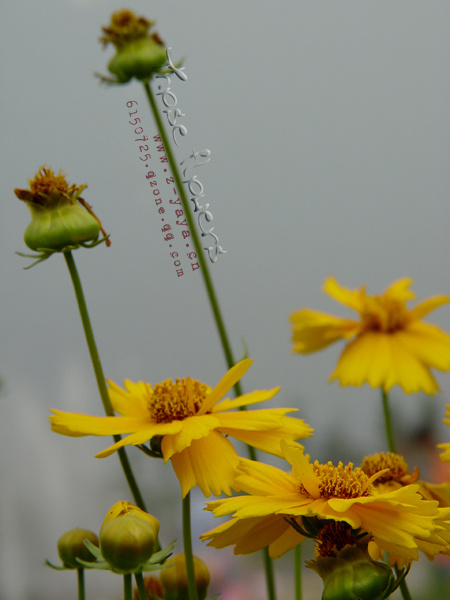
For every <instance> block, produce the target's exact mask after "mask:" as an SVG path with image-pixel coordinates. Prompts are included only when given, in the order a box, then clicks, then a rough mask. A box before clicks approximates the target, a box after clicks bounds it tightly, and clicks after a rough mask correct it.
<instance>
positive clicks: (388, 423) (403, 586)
mask: <svg viewBox="0 0 450 600" xmlns="http://www.w3.org/2000/svg"><path fill="white" fill-rule="evenodd" d="M381 399H382V402H383V414H384V427H385V430H386V439H387V444H388V448H389V452H394V453H395V451H396V450H395V440H394V429H393V427H392V416H391V409H390V406H389V396H388V393H387V392H385V391H384V390H383V389H381ZM396 571H397V575H398V570H397V569H396ZM399 587H400V591H401V594H402V596H403V600H412V598H411V594H410V593H409V589H408V585H407V583H406V581H405V580H403V581H402V582H401V583H400V586H399Z"/></svg>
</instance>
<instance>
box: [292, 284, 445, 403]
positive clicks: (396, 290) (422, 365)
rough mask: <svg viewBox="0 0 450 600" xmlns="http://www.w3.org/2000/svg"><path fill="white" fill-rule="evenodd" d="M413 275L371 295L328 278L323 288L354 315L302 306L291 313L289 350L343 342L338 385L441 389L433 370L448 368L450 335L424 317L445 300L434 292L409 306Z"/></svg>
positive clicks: (303, 350)
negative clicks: (332, 313) (431, 295)
mask: <svg viewBox="0 0 450 600" xmlns="http://www.w3.org/2000/svg"><path fill="white" fill-rule="evenodd" d="M411 284H412V280H411V279H400V280H399V281H396V282H394V283H393V284H392V285H390V286H389V287H388V288H387V289H386V290H385V292H384V293H383V294H381V295H379V296H369V295H368V294H367V293H366V289H365V287H364V286H363V287H361V289H359V290H349V289H347V288H344V287H341V286H340V285H339V284H338V283H337V281H336V280H335V279H334V278H332V277H330V278H329V279H327V280H326V281H325V284H324V291H325V292H326V293H327V294H328V295H329V296H331V297H332V298H334V299H335V300H337V301H338V302H341V303H342V304H344V305H345V306H347V307H349V308H351V309H352V310H355V311H356V312H357V313H358V318H357V319H346V318H341V317H335V316H332V315H329V314H325V313H320V312H317V311H313V310H309V309H302V310H300V311H298V312H295V313H293V314H292V315H291V319H290V320H291V323H292V330H293V344H294V346H293V352H299V353H302V354H307V353H310V352H315V351H317V350H321V349H322V348H325V347H326V346H329V345H330V344H332V343H333V342H335V341H337V340H340V339H344V340H347V345H346V346H345V348H344V350H343V352H342V354H341V356H340V358H339V361H338V364H337V366H336V368H335V369H334V371H333V373H332V374H331V376H330V379H329V380H330V381H333V380H334V379H337V380H338V381H339V382H340V384H341V385H344V386H345V385H353V386H360V385H362V384H363V383H369V385H371V386H372V387H374V388H375V387H382V388H383V390H384V391H385V392H386V391H388V390H389V389H390V388H391V387H393V386H394V385H399V386H401V387H402V388H403V390H404V391H405V392H406V393H412V392H418V391H420V390H422V391H423V392H425V393H426V394H434V393H435V392H437V391H438V390H439V386H438V384H437V381H436V380H435V378H434V376H433V374H432V373H431V368H434V369H438V370H441V371H448V370H449V369H450V335H449V334H447V333H445V332H444V331H442V330H441V329H439V328H438V327H436V326H435V325H431V324H429V323H424V322H423V321H422V319H423V317H425V316H426V315H428V313H430V312H431V311H433V310H434V309H435V308H438V307H439V306H441V305H442V304H446V303H447V302H449V300H450V298H449V297H448V296H435V297H433V298H428V299H427V300H424V301H423V302H420V303H419V304H417V305H416V306H415V307H414V308H412V309H408V308H407V305H406V303H407V302H408V301H409V300H412V299H413V298H414V297H415V295H414V293H413V292H412V291H411V290H410V289H409V288H410V286H411Z"/></svg>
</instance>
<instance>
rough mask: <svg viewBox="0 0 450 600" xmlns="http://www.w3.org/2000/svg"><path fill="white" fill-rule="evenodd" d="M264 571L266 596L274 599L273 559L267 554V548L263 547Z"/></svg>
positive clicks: (270, 599) (271, 599)
mask: <svg viewBox="0 0 450 600" xmlns="http://www.w3.org/2000/svg"><path fill="white" fill-rule="evenodd" d="M262 553H263V558H264V571H265V574H266V587H267V597H268V599H269V600H276V597H277V595H276V592H275V577H274V572H273V561H272V559H271V558H270V556H269V548H267V547H266V548H263V551H262Z"/></svg>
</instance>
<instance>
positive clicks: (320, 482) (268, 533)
mask: <svg viewBox="0 0 450 600" xmlns="http://www.w3.org/2000/svg"><path fill="white" fill-rule="evenodd" d="M281 448H282V452H283V455H284V457H285V458H286V460H287V461H288V462H289V463H290V465H291V466H292V474H287V473H285V472H283V471H281V470H280V469H277V468H275V467H272V466H268V465H264V464H261V463H256V462H252V461H249V460H245V459H241V463H240V467H239V468H240V471H241V475H239V476H238V477H237V478H236V484H237V485H238V486H239V489H240V490H241V491H243V492H246V493H247V494H248V495H247V496H236V497H234V498H226V499H223V500H216V501H213V502H208V503H207V510H210V511H212V512H214V514H215V516H216V517H223V516H225V515H229V514H233V517H234V518H233V519H232V520H231V521H228V522H226V523H224V524H222V525H220V526H219V527H217V528H216V529H213V530H212V531H209V532H208V533H205V534H203V535H202V536H201V539H203V540H210V542H209V545H211V546H214V547H215V548H223V547H225V546H230V545H235V546H236V547H235V550H234V552H235V553H236V554H239V553H240V554H247V553H249V552H254V551H255V550H260V549H261V548H264V547H266V546H268V547H269V554H270V555H271V556H272V557H278V556H281V555H282V554H284V553H285V552H287V551H288V550H290V549H292V548H294V547H295V546H296V545H297V544H299V543H300V542H301V541H303V539H304V537H303V536H302V535H301V532H302V531H303V532H304V533H309V534H311V531H312V530H315V532H316V535H314V537H315V538H316V539H318V540H319V541H320V545H324V546H326V548H327V549H328V550H329V549H330V548H333V547H334V546H336V547H337V549H341V548H342V547H345V545H347V544H348V543H350V542H349V539H348V533H349V531H348V530H349V527H350V528H351V530H352V531H351V532H350V533H351V534H352V537H353V539H354V542H353V543H356V541H357V539H359V538H361V536H363V535H365V534H368V535H370V536H371V537H372V539H373V540H374V541H375V542H376V543H377V544H378V545H379V546H380V547H381V548H383V550H385V551H387V552H395V553H396V555H398V556H401V557H403V558H405V559H406V560H408V561H411V560H416V559H417V537H420V538H421V539H422V538H423V539H426V538H427V537H429V536H430V535H431V534H432V533H433V531H434V529H435V523H434V517H435V516H436V514H437V513H438V510H437V502H429V501H425V500H424V499H423V498H422V496H421V495H420V494H419V493H418V489H419V486H418V485H408V486H406V487H402V488H400V489H398V490H393V491H391V492H387V493H383V494H377V493H376V492H375V490H374V486H373V482H374V481H375V479H376V478H377V477H379V475H380V473H376V474H375V475H373V476H372V477H368V476H367V475H366V474H365V473H364V472H363V471H362V470H361V469H360V468H356V469H354V468H353V465H352V463H349V464H348V465H347V466H346V467H344V466H343V464H342V463H339V465H338V466H337V467H335V466H333V465H332V463H331V462H328V463H327V464H319V463H318V462H317V461H316V462H315V463H314V464H313V465H312V464H310V462H309V459H308V458H307V457H305V456H304V455H303V450H302V449H300V448H293V447H291V446H290V445H289V444H288V443H287V442H285V441H284V440H282V441H281ZM381 473H383V471H381ZM333 523H337V524H338V525H339V524H340V525H341V527H340V528H339V538H340V541H339V543H337V541H336V540H335V539H334V540H333V539H332V540H331V542H330V533H329V530H330V526H331V527H333V526H334V525H333ZM289 524H292V525H293V526H292V527H291V528H290V527H289ZM348 526H349V527H348ZM321 531H322V532H325V531H326V532H327V535H323V533H322V534H321ZM299 532H300V533H299ZM336 536H337V534H336ZM336 536H335V537H336ZM308 537H311V535H309V536H308ZM322 554H323V555H325V554H326V552H323V553H322Z"/></svg>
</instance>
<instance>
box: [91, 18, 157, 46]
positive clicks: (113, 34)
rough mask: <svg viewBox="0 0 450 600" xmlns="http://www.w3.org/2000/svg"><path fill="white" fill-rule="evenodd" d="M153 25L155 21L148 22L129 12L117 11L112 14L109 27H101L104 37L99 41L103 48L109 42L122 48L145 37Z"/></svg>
mask: <svg viewBox="0 0 450 600" xmlns="http://www.w3.org/2000/svg"><path fill="white" fill-rule="evenodd" d="M154 23H155V21H148V20H147V19H146V18H145V17H137V16H136V15H135V14H134V12H132V11H131V10H119V11H117V12H115V13H113V14H112V16H111V23H110V24H109V27H102V30H103V32H104V33H105V35H104V36H102V37H101V38H100V41H101V42H102V43H103V45H104V46H106V45H107V44H108V43H109V42H112V43H113V44H115V45H116V46H122V45H124V44H126V43H127V42H129V41H131V40H137V39H139V38H143V37H145V36H146V35H147V31H148V30H149V28H150V27H151V26H152V25H154Z"/></svg>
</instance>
